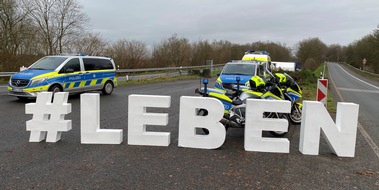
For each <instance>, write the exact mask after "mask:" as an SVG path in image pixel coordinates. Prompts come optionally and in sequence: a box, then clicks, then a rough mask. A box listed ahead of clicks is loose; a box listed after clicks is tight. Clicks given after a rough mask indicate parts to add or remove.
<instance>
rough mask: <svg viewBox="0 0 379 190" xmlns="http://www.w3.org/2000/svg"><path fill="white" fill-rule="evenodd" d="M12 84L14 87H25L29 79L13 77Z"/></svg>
mask: <svg viewBox="0 0 379 190" xmlns="http://www.w3.org/2000/svg"><path fill="white" fill-rule="evenodd" d="M11 84H12V86H14V87H25V86H28V84H29V80H26V79H12V81H11Z"/></svg>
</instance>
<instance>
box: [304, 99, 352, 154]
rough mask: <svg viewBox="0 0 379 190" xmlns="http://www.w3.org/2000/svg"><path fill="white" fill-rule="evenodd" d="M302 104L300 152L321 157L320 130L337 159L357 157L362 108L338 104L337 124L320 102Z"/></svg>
mask: <svg viewBox="0 0 379 190" xmlns="http://www.w3.org/2000/svg"><path fill="white" fill-rule="evenodd" d="M303 104H304V106H303V112H302V114H303V115H302V118H301V129H300V143H299V144H300V145H299V150H300V152H301V153H303V154H308V155H318V151H319V144H320V129H322V132H323V133H322V134H323V136H324V138H325V139H326V141H327V142H328V145H329V147H330V149H332V151H333V152H334V153H335V154H337V156H344V157H354V153H355V141H356V137H357V126H358V112H359V105H358V104H353V103H340V102H339V103H338V104H337V117H336V124H335V123H334V121H333V119H332V118H331V116H330V115H329V113H328V111H327V110H326V108H325V107H324V105H323V104H322V103H321V102H316V101H304V102H303Z"/></svg>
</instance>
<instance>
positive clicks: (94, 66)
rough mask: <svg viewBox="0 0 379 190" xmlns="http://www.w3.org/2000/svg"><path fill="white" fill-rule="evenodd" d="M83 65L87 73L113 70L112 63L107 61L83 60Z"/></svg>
mask: <svg viewBox="0 0 379 190" xmlns="http://www.w3.org/2000/svg"><path fill="white" fill-rule="evenodd" d="M83 63H84V69H85V70H86V71H89V70H105V69H113V65H112V62H111V61H110V60H107V59H93V58H83Z"/></svg>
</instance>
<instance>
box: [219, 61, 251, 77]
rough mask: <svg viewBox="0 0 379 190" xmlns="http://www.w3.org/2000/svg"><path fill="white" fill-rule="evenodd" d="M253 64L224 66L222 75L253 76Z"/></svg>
mask: <svg viewBox="0 0 379 190" xmlns="http://www.w3.org/2000/svg"><path fill="white" fill-rule="evenodd" d="M255 67H256V65H255V64H226V65H225V67H224V69H223V71H222V74H223V75H249V76H253V75H255Z"/></svg>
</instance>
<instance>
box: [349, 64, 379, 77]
mask: <svg viewBox="0 0 379 190" xmlns="http://www.w3.org/2000/svg"><path fill="white" fill-rule="evenodd" d="M345 65H347V66H349V67H351V68H353V69H355V70H357V71H360V72H363V73H367V74H369V75H372V76H375V77H379V74H376V73H371V72H368V71H364V70H362V69H358V68H356V67H354V66H352V65H350V64H347V63H345Z"/></svg>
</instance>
